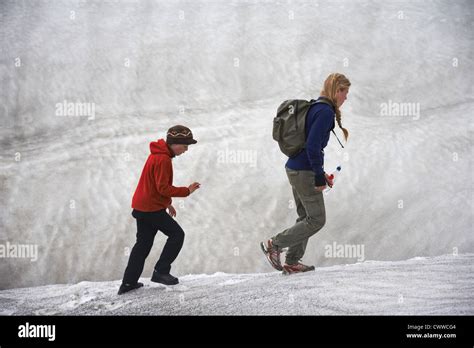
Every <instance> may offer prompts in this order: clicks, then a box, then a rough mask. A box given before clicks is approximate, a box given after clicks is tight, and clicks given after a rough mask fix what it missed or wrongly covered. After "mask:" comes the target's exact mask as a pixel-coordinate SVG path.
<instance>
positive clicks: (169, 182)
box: [118, 126, 200, 295]
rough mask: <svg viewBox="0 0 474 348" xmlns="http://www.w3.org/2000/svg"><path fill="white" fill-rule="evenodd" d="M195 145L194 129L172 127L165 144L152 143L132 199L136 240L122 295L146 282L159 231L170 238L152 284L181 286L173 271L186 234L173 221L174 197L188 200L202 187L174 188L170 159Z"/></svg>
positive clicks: (123, 282)
mask: <svg viewBox="0 0 474 348" xmlns="http://www.w3.org/2000/svg"><path fill="white" fill-rule="evenodd" d="M196 143H197V141H196V140H194V139H193V134H192V133H191V130H190V129H189V128H187V127H184V126H174V127H171V128H170V129H169V130H168V133H167V136H166V141H165V140H164V139H160V140H158V141H156V142H155V141H154V142H151V143H150V151H151V154H150V155H149V156H148V159H147V161H146V163H145V167H144V168H143V171H142V175H141V177H140V181H139V182H138V186H137V189H136V190H135V194H134V195H133V199H132V208H133V212H132V216H133V217H134V218H135V219H136V220H137V241H136V243H135V246H134V247H133V249H132V252H131V253H130V258H129V260H128V265H127V268H126V269H125V274H124V276H123V281H122V285H121V286H120V289H119V291H118V294H119V295H121V294H123V293H125V292H128V291H130V290H134V289H138V288H140V287H142V286H143V283H138V279H139V278H140V275H141V274H142V272H143V267H144V265H145V259H146V258H147V256H148V254H149V253H150V250H151V247H152V246H153V240H154V239H155V235H156V232H157V231H158V230H160V231H161V232H163V233H164V234H166V235H167V236H168V239H167V241H166V244H165V246H164V248H163V251H162V253H161V256H160V259H159V260H158V262H157V263H156V265H155V270H154V272H153V276H152V278H151V281H152V282H156V283H162V284H166V285H175V284H178V278H176V277H173V276H172V275H171V274H170V270H171V264H172V263H173V261H174V260H175V259H176V257H177V256H178V254H179V252H180V250H181V247H182V246H183V241H184V231H183V230H182V228H181V227H180V226H179V225H178V223H177V222H176V221H175V220H174V219H173V218H172V216H176V210H175V209H174V207H173V206H172V205H171V197H187V196H189V195H190V194H191V193H193V192H194V191H195V190H197V189H198V188H199V186H200V184H199V183H197V182H194V183H192V184H191V185H189V186H188V187H175V186H173V166H172V163H171V159H172V158H173V157H175V156H179V155H181V154H183V153H185V152H186V151H187V150H188V145H191V144H196ZM166 209H168V212H169V214H168V213H167V212H166Z"/></svg>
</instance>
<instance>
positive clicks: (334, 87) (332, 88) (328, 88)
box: [321, 73, 351, 141]
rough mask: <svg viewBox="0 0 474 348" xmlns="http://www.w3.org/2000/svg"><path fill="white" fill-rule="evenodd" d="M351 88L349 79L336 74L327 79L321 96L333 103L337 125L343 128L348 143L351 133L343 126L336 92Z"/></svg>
mask: <svg viewBox="0 0 474 348" xmlns="http://www.w3.org/2000/svg"><path fill="white" fill-rule="evenodd" d="M350 86H351V82H350V81H349V79H348V78H347V77H345V76H344V75H342V74H339V73H334V74H331V75H329V76H328V77H327V78H326V81H324V87H323V90H322V91H321V95H322V96H323V97H326V98H328V99H329V100H330V101H331V103H333V105H334V109H335V110H336V121H337V124H338V125H339V128H341V129H342V131H343V132H344V138H345V139H346V141H347V138H348V137H349V131H348V130H347V129H345V128H344V127H343V126H342V123H341V111H340V110H339V106H338V105H337V99H336V92H337V91H340V90H345V89H348V88H349V87H350Z"/></svg>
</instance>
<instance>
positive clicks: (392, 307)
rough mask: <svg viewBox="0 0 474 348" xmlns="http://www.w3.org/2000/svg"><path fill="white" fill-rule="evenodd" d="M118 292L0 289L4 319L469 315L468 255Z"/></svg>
mask: <svg viewBox="0 0 474 348" xmlns="http://www.w3.org/2000/svg"><path fill="white" fill-rule="evenodd" d="M142 281H143V282H144V283H145V286H144V288H141V289H139V290H136V291H133V292H130V293H128V294H124V295H121V296H118V295H116V292H117V290H118V286H119V284H120V281H112V282H80V283H78V284H73V285H71V284H68V285H48V286H40V287H32V288H23V289H12V290H4V291H0V308H1V312H0V314H2V315H376V314H381V315H435V314H436V315H461V314H464V315H473V314H474V296H473V294H474V283H473V281H474V254H463V255H457V256H453V255H445V256H438V257H434V258H421V257H418V258H414V259H410V260H407V261H397V262H388V261H385V262H381V261H366V262H363V263H357V264H352V265H337V266H331V267H322V268H317V269H316V271H315V272H308V273H305V274H297V275H292V276H283V275H281V274H280V273H279V272H273V273H254V274H226V273H221V272H219V273H215V274H212V275H205V274H200V275H186V276H183V277H181V279H180V284H178V285H176V286H173V287H168V286H164V285H160V284H155V283H151V282H150V281H149V279H142Z"/></svg>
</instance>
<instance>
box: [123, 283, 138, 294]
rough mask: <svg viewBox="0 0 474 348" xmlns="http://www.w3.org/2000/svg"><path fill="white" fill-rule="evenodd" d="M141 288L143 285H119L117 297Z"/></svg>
mask: <svg viewBox="0 0 474 348" xmlns="http://www.w3.org/2000/svg"><path fill="white" fill-rule="evenodd" d="M142 286H143V283H136V284H122V285H120V289H119V291H118V293H117V295H122V294H125V293H126V292H129V291H132V290H135V289H138V288H141V287H142Z"/></svg>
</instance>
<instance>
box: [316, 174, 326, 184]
mask: <svg viewBox="0 0 474 348" xmlns="http://www.w3.org/2000/svg"><path fill="white" fill-rule="evenodd" d="M325 185H326V176H325V175H324V173H322V174H318V175H315V176H314V186H325Z"/></svg>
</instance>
